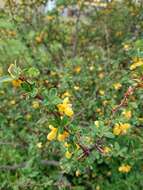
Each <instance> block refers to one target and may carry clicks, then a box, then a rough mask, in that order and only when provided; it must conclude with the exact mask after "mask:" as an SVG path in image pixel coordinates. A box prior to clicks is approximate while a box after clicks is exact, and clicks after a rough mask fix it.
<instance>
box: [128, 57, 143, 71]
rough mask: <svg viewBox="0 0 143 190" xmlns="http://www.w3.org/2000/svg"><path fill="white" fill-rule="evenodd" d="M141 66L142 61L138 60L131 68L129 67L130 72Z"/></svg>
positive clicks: (142, 64)
mask: <svg viewBox="0 0 143 190" xmlns="http://www.w3.org/2000/svg"><path fill="white" fill-rule="evenodd" d="M140 66H143V59H138V60H137V61H135V62H134V63H133V64H132V65H131V66H130V70H134V69H136V68H137V67H140Z"/></svg>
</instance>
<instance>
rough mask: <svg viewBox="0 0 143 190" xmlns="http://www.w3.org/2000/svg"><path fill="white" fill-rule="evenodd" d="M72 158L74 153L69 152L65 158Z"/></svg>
mask: <svg viewBox="0 0 143 190" xmlns="http://www.w3.org/2000/svg"><path fill="white" fill-rule="evenodd" d="M71 156H72V153H71V152H69V151H68V150H67V151H66V153H65V157H66V158H67V159H70V158H71Z"/></svg>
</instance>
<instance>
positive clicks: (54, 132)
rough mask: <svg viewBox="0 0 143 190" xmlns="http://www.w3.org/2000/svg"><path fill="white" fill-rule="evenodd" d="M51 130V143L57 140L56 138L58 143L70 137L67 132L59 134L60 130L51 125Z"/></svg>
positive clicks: (48, 137) (49, 135)
mask: <svg viewBox="0 0 143 190" xmlns="http://www.w3.org/2000/svg"><path fill="white" fill-rule="evenodd" d="M49 128H50V129H51V131H50V133H49V134H48V135H47V139H48V140H49V141H52V140H55V139H56V138H57V139H58V141H64V140H65V139H66V138H67V137H68V136H69V133H68V132H67V131H64V132H63V133H62V134H60V133H59V134H57V133H58V128H55V127H53V126H52V125H49Z"/></svg>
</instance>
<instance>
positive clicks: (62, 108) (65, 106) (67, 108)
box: [57, 97, 74, 117]
mask: <svg viewBox="0 0 143 190" xmlns="http://www.w3.org/2000/svg"><path fill="white" fill-rule="evenodd" d="M57 107H58V110H59V113H60V114H61V115H64V114H65V115H67V116H69V117H72V116H73V114H74V112H73V110H72V104H70V102H69V98H68V97H66V98H65V99H64V100H63V103H61V104H58V105H57Z"/></svg>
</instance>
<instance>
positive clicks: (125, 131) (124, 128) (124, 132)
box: [121, 123, 131, 134]
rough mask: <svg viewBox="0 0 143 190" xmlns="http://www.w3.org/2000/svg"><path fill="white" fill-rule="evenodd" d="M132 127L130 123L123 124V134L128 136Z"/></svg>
mask: <svg viewBox="0 0 143 190" xmlns="http://www.w3.org/2000/svg"><path fill="white" fill-rule="evenodd" d="M130 127H131V126H130V124H129V123H125V124H122V125H121V128H122V134H126V133H127V130H128V129H129V128H130Z"/></svg>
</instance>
